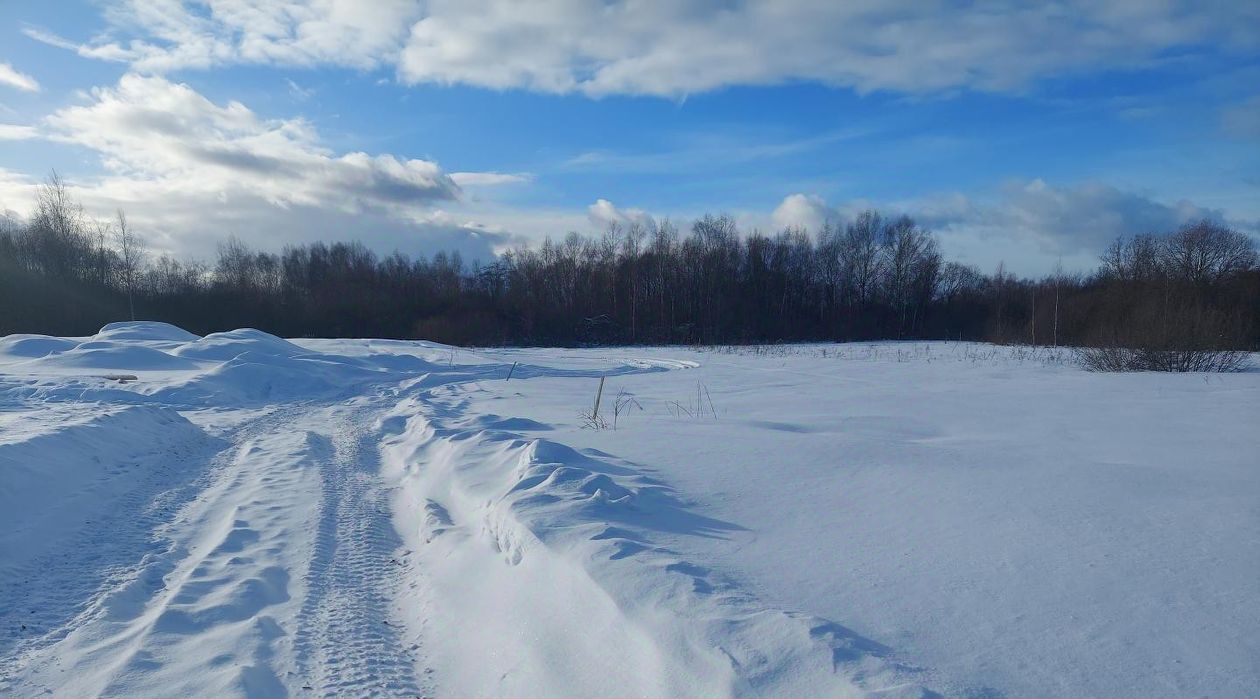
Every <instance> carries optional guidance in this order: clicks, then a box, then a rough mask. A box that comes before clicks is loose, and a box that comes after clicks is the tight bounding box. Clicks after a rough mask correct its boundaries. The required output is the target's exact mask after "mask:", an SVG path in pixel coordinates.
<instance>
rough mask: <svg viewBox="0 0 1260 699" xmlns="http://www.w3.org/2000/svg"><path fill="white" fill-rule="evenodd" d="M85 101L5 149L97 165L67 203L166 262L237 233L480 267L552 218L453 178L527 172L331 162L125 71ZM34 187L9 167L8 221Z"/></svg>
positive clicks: (478, 180) (274, 122)
mask: <svg viewBox="0 0 1260 699" xmlns="http://www.w3.org/2000/svg"><path fill="white" fill-rule="evenodd" d="M82 97H83V98H84V100H85V103H84V104H82V105H78V106H71V107H66V108H63V109H60V110H58V111H56V112H53V113H52V114H51V115H49V116H48V117H46V118H45V119H44V120H43V123H42V124H41V125H40V126H39V127H38V128H36V127H31V126H16V125H0V139H11V138H44V139H48V140H53V141H57V142H61V143H67V144H73V145H77V146H81V147H84V148H87V149H89V150H90V151H92V152H94V153H96V154H97V155H99V157H100V159H101V161H102V163H103V165H104V167H105V175H104V176H101V177H95V178H88V179H84V178H75V177H69V178H67V180H68V182H69V184H70V188H71V191H72V194H73V195H74V196H75V197H76V198H77V199H80V200H81V201H82V202H83V204H84V207H85V210H86V211H87V212H88V214H89V215H94V216H107V215H109V214H110V213H111V212H112V211H113V210H114V209H115V208H118V207H122V208H124V209H125V210H126V211H127V212H128V216H129V218H130V219H131V221H132V223H133V224H134V225H135V226H136V228H137V230H139V231H141V232H142V233H143V234H144V235H145V237H146V239H148V240H149V242H150V243H151V244H152V245H153V246H154V247H155V248H156V249H157V251H159V252H172V253H175V254H178V255H188V254H191V255H194V256H201V257H206V256H209V255H211V254H212V253H213V249H214V245H215V244H216V243H217V242H218V241H220V240H223V239H224V238H226V237H227V236H228V235H229V234H238V235H240V236H242V237H243V238H245V239H246V240H248V241H249V242H250V243H251V244H253V245H257V246H259V247H263V248H268V249H277V248H279V247H280V246H282V245H285V244H290V243H300V242H311V241H314V240H320V239H347V238H354V239H358V240H362V241H363V242H364V243H366V244H368V245H369V246H371V247H373V248H375V249H377V250H378V251H381V252H388V251H389V250H391V249H395V248H397V249H401V250H403V251H406V252H410V253H417V252H421V253H432V252H435V251H436V250H439V249H458V250H460V251H461V252H463V253H464V255H465V256H466V257H469V258H472V257H479V258H482V259H485V258H487V257H488V256H490V255H491V254H493V253H494V252H496V251H498V250H501V249H503V248H504V247H506V246H508V245H510V244H512V243H514V242H516V241H518V240H519V239H520V238H519V234H518V230H520V228H518V227H517V226H516V221H518V220H520V221H524V222H525V224H524V227H525V228H530V229H531V230H543V229H545V228H547V227H548V225H549V224H548V221H555V220H556V219H555V217H554V216H553V215H551V214H537V215H536V214H531V213H529V212H523V213H522V212H513V211H511V210H504V209H496V208H495V207H493V205H489V204H486V203H483V202H477V201H474V200H472V199H470V198H469V197H465V196H463V192H462V190H461V187H460V185H459V184H458V183H457V182H456V180H462V181H463V182H465V183H467V184H469V185H471V186H491V185H496V184H498V185H502V184H509V183H515V182H525V181H528V176H526V175H521V174H504V173H495V172H489V173H484V172H462V173H456V174H455V175H451V174H448V173H446V172H445V171H443V170H442V169H441V167H439V166H438V164H437V163H434V162H430V161H424V160H414V159H406V158H400V157H396V156H394V155H389V154H380V155H370V154H367V153H361V152H351V153H344V154H337V153H333V152H331V151H330V150H329V149H327V148H326V147H324V146H323V145H321V143H320V140H319V137H318V134H317V133H316V131H315V129H314V128H313V127H312V126H311V124H309V123H308V122H306V121H304V120H303V119H301V118H294V119H267V118H264V117H262V116H260V115H258V114H256V113H255V112H253V111H252V110H250V109H249V108H248V107H246V106H245V105H243V104H241V103H239V102H228V103H226V104H216V103H214V102H212V101H210V100H209V99H207V98H206V97H205V96H203V95H201V94H200V93H198V92H197V91H195V90H193V89H192V88H191V87H189V86H188V85H184V84H180V83H175V82H171V81H169V80H167V79H165V78H161V77H145V76H141V75H136V74H127V75H125V76H123V77H122V78H121V79H120V80H119V82H118V84H117V85H116V86H112V87H99V88H95V89H93V90H91V91H90V92H89V93H85V94H84V95H83V96H82ZM38 185H39V183H38V182H36V181H34V180H33V179H32V178H30V177H28V176H25V175H21V174H18V173H13V172H8V171H4V170H0V211H3V210H9V209H13V210H24V211H25V210H29V209H30V208H31V206H32V205H33V203H34V200H35V193H36V190H37V187H38ZM482 211H486V212H487V213H488V215H489V220H483V219H481V218H480V216H479V215H480V213H481V212H482Z"/></svg>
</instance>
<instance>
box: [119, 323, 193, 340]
mask: <svg viewBox="0 0 1260 699" xmlns="http://www.w3.org/2000/svg"><path fill="white" fill-rule="evenodd" d="M94 339H97V340H139V341H142V342H192V341H194V340H197V339H198V337H197V336H196V335H194V334H192V333H190V332H188V331H187V330H184V329H183V328H180V327H177V326H174V325H171V324H170V323H162V322H159V321H155V320H130V321H125V322H122V323H110V324H108V325H106V326H105V327H103V328H101V331H100V332H98V333H96V337H95V338H94Z"/></svg>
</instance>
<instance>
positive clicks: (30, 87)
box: [0, 62, 39, 92]
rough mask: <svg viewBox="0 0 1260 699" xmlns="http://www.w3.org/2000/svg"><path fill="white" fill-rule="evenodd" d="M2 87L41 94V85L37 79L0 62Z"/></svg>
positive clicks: (0, 83)
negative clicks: (6, 86)
mask: <svg viewBox="0 0 1260 699" xmlns="http://www.w3.org/2000/svg"><path fill="white" fill-rule="evenodd" d="M0 85H8V86H9V87H13V88H17V89H19V90H22V91H24V92H39V83H38V82H37V81H36V80H35V78H32V77H31V76H29V75H27V74H26V73H22V72H19V71H18V70H17V69H16V68H14V67H13V66H12V65H10V64H8V63H4V62H0Z"/></svg>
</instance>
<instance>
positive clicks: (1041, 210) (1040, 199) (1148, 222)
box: [915, 179, 1224, 254]
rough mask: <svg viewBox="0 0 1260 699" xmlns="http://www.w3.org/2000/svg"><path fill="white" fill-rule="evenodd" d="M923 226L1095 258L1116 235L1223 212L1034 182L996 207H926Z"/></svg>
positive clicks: (940, 203)
mask: <svg viewBox="0 0 1260 699" xmlns="http://www.w3.org/2000/svg"><path fill="white" fill-rule="evenodd" d="M915 213H916V215H917V217H918V218H920V219H921V220H922V221H923V222H924V223H925V224H928V225H930V226H933V227H937V228H941V229H945V230H949V229H960V228H965V229H969V230H971V231H974V232H976V233H978V234H980V235H982V236H984V237H1014V238H1021V239H1023V240H1026V241H1028V242H1031V243H1033V244H1035V245H1037V246H1038V247H1039V248H1040V249H1041V250H1042V251H1044V252H1046V253H1050V254H1075V253H1080V252H1091V253H1096V252H1097V251H1099V250H1101V249H1102V248H1103V247H1104V246H1106V245H1107V243H1109V242H1111V241H1112V240H1114V239H1115V237H1116V236H1118V235H1135V234H1138V233H1164V232H1168V231H1170V230H1172V229H1175V228H1176V227H1178V226H1180V225H1181V224H1183V223H1186V222H1188V221H1193V220H1198V219H1202V218H1210V219H1215V220H1223V218H1224V215H1223V213H1222V212H1220V211H1217V210H1214V209H1208V208H1205V207H1202V206H1198V205H1196V204H1194V203H1192V202H1190V201H1187V200H1181V201H1178V202H1175V203H1172V204H1168V203H1164V202H1161V201H1157V200H1155V199H1152V198H1150V197H1149V196H1147V195H1145V194H1141V193H1137V192H1127V191H1124V190H1121V189H1117V188H1115V187H1112V186H1109V185H1104V184H1081V185H1076V186H1071V187H1054V186H1051V185H1049V184H1047V183H1046V182H1044V181H1042V180H1040V179H1036V180H1032V181H1030V182H1026V183H1016V184H1011V185H1008V186H1007V187H1006V188H1005V189H1004V190H1003V192H1002V194H1001V196H1000V197H999V198H998V199H997V201H995V202H991V203H986V202H978V201H975V200H973V199H970V198H967V197H963V196H961V195H954V196H952V197H947V198H942V199H936V200H929V201H926V202H923V203H922V204H921V205H920V207H919V208H918V210H917V211H916V212H915Z"/></svg>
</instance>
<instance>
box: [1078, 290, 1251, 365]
mask: <svg viewBox="0 0 1260 699" xmlns="http://www.w3.org/2000/svg"><path fill="white" fill-rule="evenodd" d="M1246 334H1247V333H1246V327H1245V324H1244V323H1243V322H1242V321H1240V320H1239V319H1238V318H1235V317H1231V316H1229V315H1228V314H1226V313H1224V312H1222V311H1219V310H1216V309H1212V308H1208V307H1205V306H1203V305H1200V304H1187V305H1179V306H1178V305H1172V306H1169V307H1167V308H1161V307H1157V306H1156V305H1155V304H1150V303H1148V304H1144V305H1142V306H1140V307H1138V308H1135V309H1133V310H1132V311H1131V313H1130V314H1129V315H1128V317H1126V318H1123V319H1117V320H1115V321H1113V323H1112V324H1111V327H1110V329H1109V330H1108V331H1107V332H1106V334H1105V335H1095V336H1094V337H1093V338H1092V341H1091V342H1090V343H1089V344H1088V346H1085V347H1081V348H1079V349H1078V350H1077V356H1078V359H1079V361H1080V363H1081V365H1082V366H1083V367H1085V368H1086V369H1088V370H1090V371H1168V372H1230V371H1239V370H1241V369H1243V368H1244V367H1245V366H1246V365H1247V361H1248V356H1247V352H1246V351H1245V350H1244V347H1245V338H1246Z"/></svg>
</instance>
